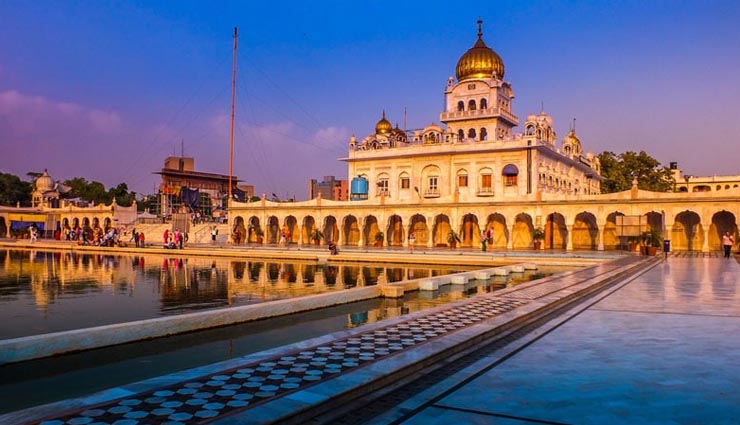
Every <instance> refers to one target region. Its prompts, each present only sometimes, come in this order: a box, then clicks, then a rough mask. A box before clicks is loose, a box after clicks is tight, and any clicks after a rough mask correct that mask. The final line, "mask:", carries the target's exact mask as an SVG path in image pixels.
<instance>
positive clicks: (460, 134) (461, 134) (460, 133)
mask: <svg viewBox="0 0 740 425" xmlns="http://www.w3.org/2000/svg"><path fill="white" fill-rule="evenodd" d="M457 138H458V140H460V141H461V142H462V141H463V139H465V132H464V131H463V130H462V129H460V130H457Z"/></svg>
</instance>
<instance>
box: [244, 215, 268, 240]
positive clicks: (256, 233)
mask: <svg viewBox="0 0 740 425" xmlns="http://www.w3.org/2000/svg"><path fill="white" fill-rule="evenodd" d="M264 236H265V232H264V230H262V228H261V227H260V219H259V218H257V216H254V215H253V216H251V217H249V236H248V241H249V242H250V243H255V242H256V243H260V240H259V239H260V238H264Z"/></svg>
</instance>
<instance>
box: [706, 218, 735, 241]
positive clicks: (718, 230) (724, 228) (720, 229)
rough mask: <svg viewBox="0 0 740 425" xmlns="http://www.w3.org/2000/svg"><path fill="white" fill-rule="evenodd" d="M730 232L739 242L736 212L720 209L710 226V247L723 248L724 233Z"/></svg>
mask: <svg viewBox="0 0 740 425" xmlns="http://www.w3.org/2000/svg"><path fill="white" fill-rule="evenodd" d="M725 232H730V234H731V235H732V238H733V239H734V240H735V243H737V222H736V221H735V214H733V213H731V212H729V211H725V210H722V211H719V212H716V213H715V214H714V215H713V216H712V224H711V225H710V226H709V239H708V241H707V242H708V244H709V249H710V250H714V249H722V235H724V234H725Z"/></svg>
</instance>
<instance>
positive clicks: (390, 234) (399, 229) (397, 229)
mask: <svg viewBox="0 0 740 425" xmlns="http://www.w3.org/2000/svg"><path fill="white" fill-rule="evenodd" d="M385 233H386V234H385V240H386V242H387V243H388V246H403V240H404V238H405V237H406V232H405V231H404V229H403V219H402V218H401V216H399V215H397V214H394V215H392V216H390V217H389V218H388V228H387V231H386V232H385Z"/></svg>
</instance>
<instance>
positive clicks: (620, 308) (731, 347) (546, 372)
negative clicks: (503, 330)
mask: <svg viewBox="0 0 740 425" xmlns="http://www.w3.org/2000/svg"><path fill="white" fill-rule="evenodd" d="M739 286H740V265H739V264H738V262H737V261H736V260H735V259H724V258H722V257H721V255H717V254H715V255H697V256H693V255H691V256H686V255H678V256H672V257H669V258H668V260H667V261H665V262H662V263H661V264H659V265H657V266H655V267H653V268H652V269H650V270H649V271H648V272H646V273H644V274H642V275H641V276H639V277H637V278H636V279H635V280H633V281H631V282H629V283H628V284H626V285H624V286H623V287H621V288H619V289H618V290H616V291H614V292H613V293H611V295H609V296H607V297H606V298H604V299H602V300H601V301H599V302H598V303H595V304H593V305H592V306H590V307H589V308H587V309H585V310H584V311H583V312H581V313H580V314H578V315H576V316H574V317H573V318H572V319H570V320H568V321H567V322H565V323H563V324H562V325H560V326H559V327H557V328H555V329H554V330H552V331H551V332H549V333H547V334H546V335H544V336H543V337H541V338H539V339H538V340H536V341H535V342H534V343H532V344H531V345H529V346H527V347H526V348H525V349H523V350H521V351H519V352H518V353H516V354H515V355H513V356H512V357H510V358H508V359H507V360H505V361H503V362H501V363H499V364H497V365H495V366H492V367H489V368H482V370H481V371H480V372H479V373H477V374H476V375H475V376H473V377H472V379H469V380H467V381H461V382H459V383H458V384H457V385H454V386H451V387H450V388H451V389H448V390H446V391H445V392H444V393H442V394H440V395H439V396H438V397H437V398H436V399H434V400H433V401H431V402H429V403H426V404H425V405H423V407H422V408H421V409H419V411H418V412H417V413H416V414H414V415H413V416H411V417H406V418H404V420H402V421H399V422H398V423H403V424H405V425H417V424H418V425H421V424H424V425H436V424H450V423H465V424H535V423H540V424H541V423H547V424H738V423H740V368H739V367H738V364H740V288H739Z"/></svg>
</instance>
